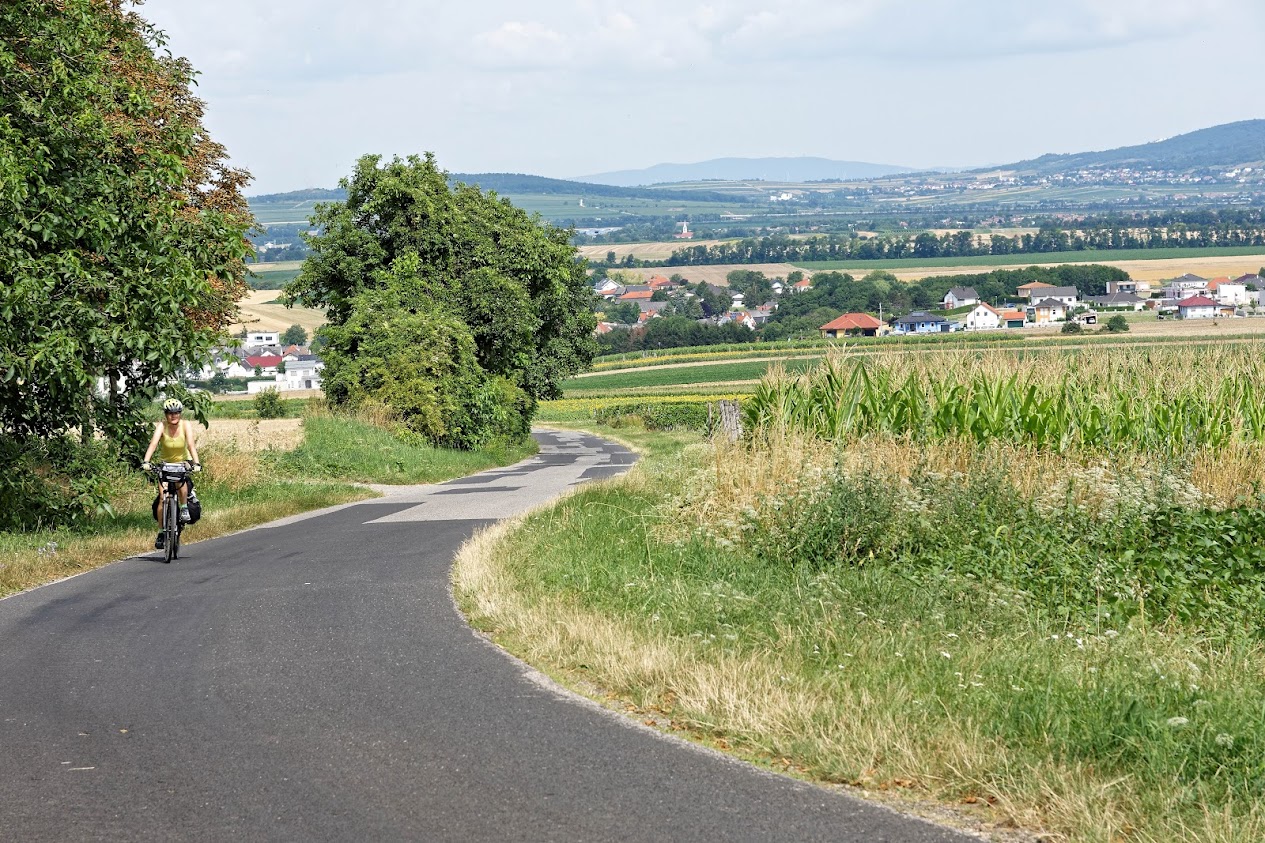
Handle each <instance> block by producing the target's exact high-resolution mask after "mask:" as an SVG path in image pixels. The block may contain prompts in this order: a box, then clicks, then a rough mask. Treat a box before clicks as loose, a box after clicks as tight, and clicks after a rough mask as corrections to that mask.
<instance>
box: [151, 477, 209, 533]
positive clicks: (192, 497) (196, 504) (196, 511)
mask: <svg viewBox="0 0 1265 843" xmlns="http://www.w3.org/2000/svg"><path fill="white" fill-rule="evenodd" d="M184 482H185V483H187V484H188V485H189V523H190V524H196V523H198V519H199V518H201V517H202V501H200V500H198V493H197V492H195V491H193V481H192V480H190V479H189V478H187V477H186V478H185V481H184ZM159 497H160V496H159V495H154V503H153V506H152V509H153V511H154V520H155V521H157V520H158V500H159Z"/></svg>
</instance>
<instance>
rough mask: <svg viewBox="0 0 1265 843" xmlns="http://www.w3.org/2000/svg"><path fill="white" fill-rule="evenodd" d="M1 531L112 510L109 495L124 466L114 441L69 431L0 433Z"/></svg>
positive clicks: (63, 522)
mask: <svg viewBox="0 0 1265 843" xmlns="http://www.w3.org/2000/svg"><path fill="white" fill-rule="evenodd" d="M0 465H3V466H5V469H4V471H0V501H4V505H3V506H0V531H9V530H12V531H21V530H32V529H37V528H39V527H44V526H49V525H66V524H74V523H76V522H78V521H81V520H82V519H84V518H86V517H88V516H91V515H94V514H111V513H112V512H113V510H112V509H111V507H110V504H109V502H108V501H109V495H110V492H111V490H112V489H113V487H114V486H115V485H116V481H118V480H119V479H120V478H121V477H122V475H123V472H124V471H125V470H126V469H125V468H124V466H123V465H122V462H121V460H120V458H119V453H118V450H117V447H116V446H111V445H110V444H108V443H106V442H100V441H94V442H89V443H87V444H84V443H81V442H79V441H77V440H75V439H73V438H71V437H69V436H60V437H55V438H51V439H27V440H18V439H16V438H14V437H11V436H3V435H0Z"/></svg>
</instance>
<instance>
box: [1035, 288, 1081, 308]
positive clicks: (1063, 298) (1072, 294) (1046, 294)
mask: <svg viewBox="0 0 1265 843" xmlns="http://www.w3.org/2000/svg"><path fill="white" fill-rule="evenodd" d="M1051 300H1053V301H1056V302H1060V303H1062V305H1063V306H1064V307H1071V306H1072V305H1074V304H1077V303H1078V302H1080V291H1079V290H1077V289H1076V288H1075V287H1049V288H1047V289H1044V290H1041V291H1040V301H1042V302H1047V301H1051Z"/></svg>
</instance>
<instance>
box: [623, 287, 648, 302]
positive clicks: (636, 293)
mask: <svg viewBox="0 0 1265 843" xmlns="http://www.w3.org/2000/svg"><path fill="white" fill-rule="evenodd" d="M653 295H654V291H653V290H633V291H632V292H631V293H624V294H623V295H622V296H620V297H619V300H620V301H636V300H637V299H649V298H650V297H651V296H653Z"/></svg>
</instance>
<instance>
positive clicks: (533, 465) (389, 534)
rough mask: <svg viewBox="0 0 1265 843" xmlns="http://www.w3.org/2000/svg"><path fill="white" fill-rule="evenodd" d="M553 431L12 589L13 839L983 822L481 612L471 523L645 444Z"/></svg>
mask: <svg viewBox="0 0 1265 843" xmlns="http://www.w3.org/2000/svg"><path fill="white" fill-rule="evenodd" d="M537 438H538V439H539V440H540V441H541V446H542V447H541V452H540V454H539V455H538V456H536V457H535V458H533V459H531V460H528V461H526V462H524V463H520V464H518V465H516V466H511V467H509V468H506V469H498V470H493V471H488V472H484V473H482V474H478V475H474V476H472V477H466V478H463V479H460V480H454V481H451V482H448V483H443V484H439V485H435V486H426V487H413V488H407V489H396V490H392V491H391V493H390V494H388V496H386V497H384V498H381V499H378V500H372V501H366V502H362V503H358V504H352V505H348V506H343V507H336V508H334V509H331V510H327V511H324V512H321V513H315V514H310V515H308V516H300V517H296V518H291V519H286V520H284V521H279V522H275V523H273V524H270V525H268V526H266V527H263V528H257V529H254V530H248V531H245V532H242V533H238V534H236V535H232V536H227V537H224V538H220V539H215V540H211V541H204V542H199V543H196V544H194V545H190V546H188V547H187V548H186V558H182V559H180V560H178V561H177V562H176V563H174V564H173V565H171V566H167V565H163V564H161V563H160V562H159V560H158V558H157V556H156V554H154V553H152V552H151V553H147V554H145V555H142V556H137V557H133V558H130V559H126V560H123V561H121V562H118V563H116V564H114V565H111V566H108V567H106V568H102V569H99V570H97V571H94V572H92V573H88V574H84V575H82V576H79V577H76V578H74V579H70V580H65V581H63V582H60V583H56V584H54V585H50V586H46V587H44V588H40V589H36V590H34V591H30V592H26V593H24V594H19V595H16V596H14V597H11V598H8V599H6V600H0V718H2V721H3V722H0V839H3V840H18V841H35V840H87V839H92V840H163V841H166V840H216V841H220V840H304V841H307V840H425V841H442V840H452V841H480V840H525V841H526V840H531V841H535V840H542V841H543V840H560V841H590V840H591V841H616V840H628V841H662V840H689V841H695V840H699V841H706V840H715V841H744V840H779V841H785V840H846V841H884V840H887V841H917V842H918V843H923V841H927V842H928V843H929V841H952V840H964V839H968V838H965V837H964V836H962V835H960V834H957V833H955V832H951V831H947V830H944V829H941V828H938V827H935V826H932V825H929V824H926V823H924V822H921V821H919V820H915V819H909V818H906V817H902V816H899V815H897V814H895V813H893V812H890V811H887V810H886V809H883V808H880V807H874V806H871V805H867V804H865V803H862V802H859V801H857V800H854V799H851V798H849V797H846V796H842V795H838V794H835V793H832V792H829V791H826V790H824V789H820V788H816V787H812V786H810V785H806V784H803V783H800V782H796V781H794V780H791V779H788V778H783V777H780V776H775V775H772V774H769V773H765V772H762V771H759V770H757V769H755V768H753V767H750V766H748V765H744V764H741V763H738V762H734V761H731V760H728V759H725V758H723V757H722V756H720V755H718V754H715V753H711V752H708V751H705V750H701V749H697V748H694V747H691V746H690V745H688V744H686V743H684V742H682V741H679V740H675V739H672V738H667V737H664V736H661V735H659V734H658V733H656V732H654V731H652V730H649V729H646V728H643V727H640V726H636V725H632V724H631V723H630V722H629V721H627V720H626V718H623V717H620V716H618V715H614V714H611V713H609V712H606V711H603V710H602V709H600V708H599V707H597V706H595V705H592V704H588V703H585V702H583V701H580V700H578V699H577V698H575V697H573V696H571V695H569V694H567V693H565V692H563V691H560V690H559V689H557V688H555V687H553V686H552V685H551V684H550V683H548V682H547V681H545V680H542V679H541V678H540V677H539V676H538V674H535V673H534V672H533V671H531V670H530V669H528V668H526V667H524V666H523V665H521V664H520V663H519V662H517V661H515V660H513V659H511V658H508V657H506V655H505V654H504V653H502V652H501V651H500V650H498V649H496V648H495V647H493V646H491V645H490V644H488V643H487V642H486V641H485V640H484V639H482V638H481V637H479V636H478V635H476V634H475V633H474V632H472V631H471V630H470V628H469V627H467V626H466V625H465V624H464V623H463V621H462V620H461V618H460V616H459V615H458V614H457V612H456V610H455V608H454V607H453V605H452V601H451V598H450V595H449V585H448V571H449V564H450V561H451V559H452V558H453V556H454V554H455V552H456V550H457V548H458V547H459V546H460V544H461V543H462V542H463V541H465V540H466V538H468V537H469V536H470V535H471V534H472V533H473V532H474V531H475V530H477V529H479V528H480V527H482V526H484V525H486V524H488V523H490V521H491V520H493V519H497V518H502V517H505V516H508V515H511V514H514V513H516V512H519V511H522V510H523V509H524V508H526V507H529V506H532V505H534V504H536V503H538V502H541V501H543V500H546V499H548V498H550V497H552V496H554V495H556V494H558V493H560V492H562V491H563V490H565V489H566V488H567V487H569V486H572V485H574V484H577V483H581V482H584V481H586V480H589V479H592V478H596V477H604V476H610V475H612V474H616V473H619V472H621V471H624V470H626V469H627V467H628V466H629V465H631V464H632V462H633V459H634V457H633V455H632V454H631V453H629V452H627V451H626V450H624V449H622V448H620V447H617V446H612V445H610V444H609V443H605V442H602V441H601V440H598V439H595V438H593V437H591V436H588V435H584V434H578V433H565V432H545V433H539V434H537Z"/></svg>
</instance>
